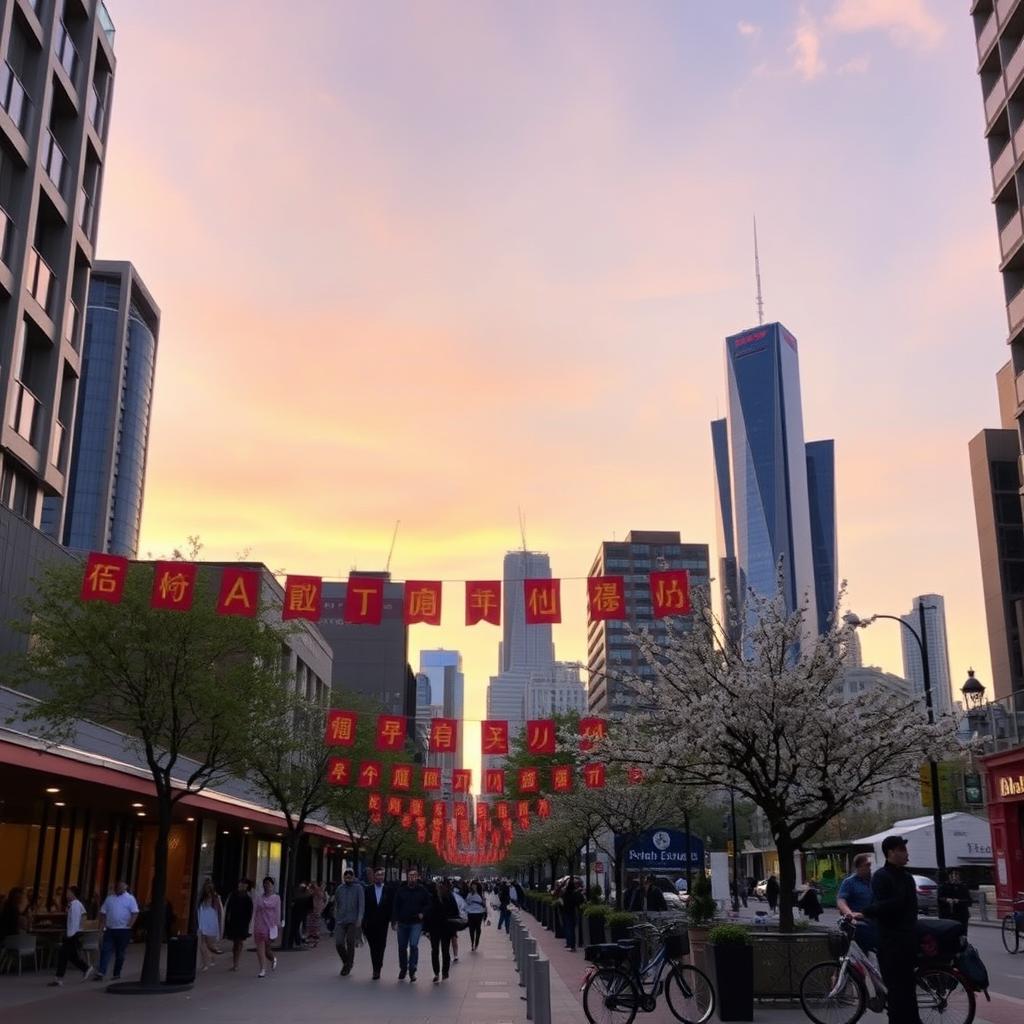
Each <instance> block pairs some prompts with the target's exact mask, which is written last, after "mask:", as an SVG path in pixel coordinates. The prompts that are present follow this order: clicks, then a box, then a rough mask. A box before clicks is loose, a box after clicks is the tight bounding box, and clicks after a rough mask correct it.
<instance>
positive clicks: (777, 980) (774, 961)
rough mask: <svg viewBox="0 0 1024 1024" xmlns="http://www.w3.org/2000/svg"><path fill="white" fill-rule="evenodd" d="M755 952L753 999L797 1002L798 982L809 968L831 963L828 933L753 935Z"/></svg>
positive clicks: (816, 931)
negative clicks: (817, 964)
mask: <svg viewBox="0 0 1024 1024" xmlns="http://www.w3.org/2000/svg"><path fill="white" fill-rule="evenodd" d="M751 939H752V940H753V952H754V998H755V999H796V998H798V997H799V995H800V980H801V979H802V978H803V976H804V974H805V973H806V972H807V969H808V968H809V967H812V966H813V965H814V964H816V963H820V962H821V961H822V960H831V959H832V956H831V955H830V954H829V949H828V932H827V931H825V930H808V931H805V932H793V933H792V934H788V935H786V934H783V933H782V932H756V931H755V932H752V933H751Z"/></svg>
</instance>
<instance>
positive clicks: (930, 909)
mask: <svg viewBox="0 0 1024 1024" xmlns="http://www.w3.org/2000/svg"><path fill="white" fill-rule="evenodd" d="M911 877H912V878H913V879H914V886H915V887H916V888H917V909H918V910H919V911H920V912H921V913H922V914H937V913H938V909H939V885H938V882H936V881H934V880H933V879H931V878H929V877H928V876H927V875H911Z"/></svg>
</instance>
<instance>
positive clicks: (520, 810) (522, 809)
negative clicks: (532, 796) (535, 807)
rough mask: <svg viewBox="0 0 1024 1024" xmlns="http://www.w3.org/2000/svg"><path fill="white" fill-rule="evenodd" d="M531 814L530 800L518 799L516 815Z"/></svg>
mask: <svg viewBox="0 0 1024 1024" xmlns="http://www.w3.org/2000/svg"><path fill="white" fill-rule="evenodd" d="M529 816H530V801H529V800H517V801H516V817H517V818H529Z"/></svg>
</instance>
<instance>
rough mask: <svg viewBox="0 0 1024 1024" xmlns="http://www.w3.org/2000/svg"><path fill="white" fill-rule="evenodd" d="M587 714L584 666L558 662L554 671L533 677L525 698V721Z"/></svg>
mask: <svg viewBox="0 0 1024 1024" xmlns="http://www.w3.org/2000/svg"><path fill="white" fill-rule="evenodd" d="M586 713H587V688H586V687H585V686H584V685H583V680H582V679H581V678H580V666H579V665H578V664H576V663H575V662H571V661H556V662H555V663H554V665H552V666H551V669H550V671H537V672H533V673H531V675H530V678H529V679H528V680H527V682H526V688H525V690H524V694H523V718H525V719H526V720H527V721H529V720H530V719H531V718H553V717H554V716H556V715H568V714H577V715H581V716H582V715H585V714H586Z"/></svg>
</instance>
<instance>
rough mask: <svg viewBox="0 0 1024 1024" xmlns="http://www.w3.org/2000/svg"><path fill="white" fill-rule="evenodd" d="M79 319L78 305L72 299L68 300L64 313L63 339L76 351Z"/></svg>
mask: <svg viewBox="0 0 1024 1024" xmlns="http://www.w3.org/2000/svg"><path fill="white" fill-rule="evenodd" d="M80 319H81V313H80V312H79V309H78V305H77V303H76V302H75V300H74V299H68V306H67V310H66V311H65V313H64V337H65V339H67V343H68V344H69V345H70V346H71V347H72V348H73V349H74V350H75V351H76V352H77V351H78V321H79V320H80Z"/></svg>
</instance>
